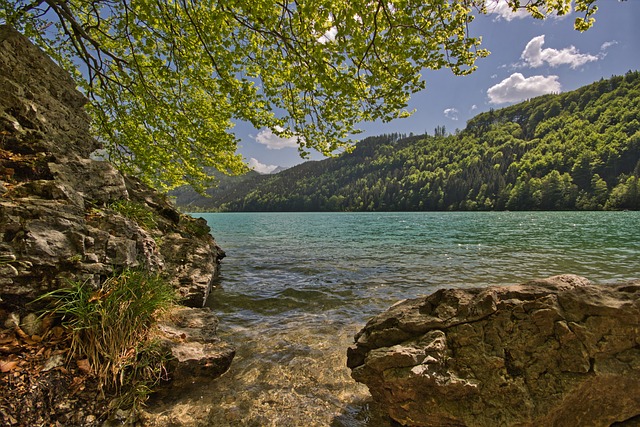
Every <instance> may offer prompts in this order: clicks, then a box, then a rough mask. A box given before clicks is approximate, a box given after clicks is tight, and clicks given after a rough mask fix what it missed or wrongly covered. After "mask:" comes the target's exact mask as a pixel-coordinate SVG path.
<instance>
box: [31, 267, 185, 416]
mask: <svg viewBox="0 0 640 427" xmlns="http://www.w3.org/2000/svg"><path fill="white" fill-rule="evenodd" d="M43 298H46V299H48V300H49V305H48V309H47V312H48V313H51V314H55V315H58V316H60V317H61V319H62V323H63V326H65V327H67V328H68V329H69V330H70V331H71V352H70V356H73V357H76V358H77V359H85V358H86V359H87V360H88V363H89V367H90V369H91V371H92V373H93V374H95V375H96V377H97V379H98V381H99V383H100V387H101V388H106V389H109V390H113V391H115V392H116V393H118V395H119V398H118V401H117V402H116V403H115V405H116V407H117V408H131V407H133V408H138V407H139V406H140V405H141V404H142V403H143V402H144V401H145V400H146V398H147V396H148V394H149V393H150V390H151V389H152V387H153V386H154V385H155V384H157V383H158V382H159V381H160V379H161V378H162V377H163V374H164V372H165V370H164V366H165V363H166V362H167V360H168V357H169V356H168V355H167V354H166V352H165V351H163V350H162V348H161V346H160V345H159V344H158V342H157V341H154V340H153V338H152V336H151V331H152V330H153V328H152V326H153V325H154V324H155V323H156V320H157V318H158V316H159V315H160V314H161V313H162V312H163V311H165V310H167V309H168V308H169V307H170V306H171V305H172V304H174V302H175V301H176V294H175V291H174V289H173V287H172V286H171V285H170V284H168V283H167V282H166V281H164V280H162V279H161V278H160V277H159V276H157V275H151V274H149V273H148V272H144V271H138V270H127V271H124V272H123V273H121V274H120V275H118V276H114V277H111V278H109V279H107V280H106V281H105V282H104V283H103V285H102V287H101V288H100V289H97V290H96V289H95V288H93V287H92V286H91V285H90V284H89V283H88V282H73V283H72V284H71V286H70V287H68V288H65V289H59V290H56V291H53V292H51V293H49V294H47V295H45V296H44V297H43Z"/></svg>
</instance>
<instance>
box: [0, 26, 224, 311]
mask: <svg viewBox="0 0 640 427" xmlns="http://www.w3.org/2000/svg"><path fill="white" fill-rule="evenodd" d="M0 69H1V70H3V72H2V73H0V134H1V135H2V138H0V188H1V192H2V197H0V285H2V288H0V299H1V300H3V301H7V302H11V303H13V304H16V305H18V306H20V305H22V304H24V303H25V302H27V301H29V300H32V299H34V298H36V297H37V296H39V295H42V294H43V293H46V292H50V291H52V290H55V289H57V288H60V287H63V286H67V284H68V282H69V281H75V280H81V281H89V282H90V283H92V284H93V285H94V286H95V287H98V286H99V284H100V283H101V281H103V280H104V279H105V278H106V277H108V276H111V275H113V274H114V273H117V272H119V271H122V270H124V269H126V268H139V267H144V268H146V269H148V270H150V271H152V272H159V273H161V274H162V275H163V276H164V277H165V278H166V279H167V280H169V281H171V282H172V283H173V284H174V285H175V287H176V289H177V290H178V292H179V293H180V295H181V297H182V298H184V304H187V305H190V306H194V307H202V306H203V305H204V302H205V301H206V299H207V297H208V295H209V291H210V289H211V285H212V281H213V280H214V278H215V276H216V274H217V271H218V264H219V261H220V259H221V258H222V257H223V256H224V252H223V251H222V250H221V249H220V248H219V247H218V246H217V244H216V242H215V240H214V239H213V238H212V237H211V235H210V234H209V231H210V230H209V227H208V226H207V225H206V223H204V224H203V223H202V220H199V219H194V218H191V217H187V216H185V215H182V214H180V213H179V212H178V211H177V210H176V209H175V208H174V207H173V206H172V205H170V204H169V203H168V201H167V199H166V197H165V196H164V195H161V194H159V193H157V192H155V191H154V190H152V189H151V188H149V187H147V186H146V185H144V184H143V183H142V182H140V181H139V180H137V179H136V178H134V177H129V176H124V175H122V174H121V173H120V172H118V171H117V170H116V169H115V168H114V167H113V166H112V165H111V164H110V163H108V162H105V161H99V160H95V159H94V158H92V156H91V154H92V153H93V152H95V151H96V150H99V149H101V148H102V147H101V144H100V143H99V142H98V141H96V140H95V139H94V138H92V137H91V136H90V128H89V125H90V122H89V117H88V116H87V114H86V113H85V111H84V110H83V108H82V107H83V105H84V104H85V103H86V99H85V98H84V96H83V95H82V94H81V93H80V92H78V91H77V90H76V88H75V84H74V82H73V80H72V79H71V78H70V77H69V75H68V74H67V73H66V72H65V71H64V70H62V69H61V68H59V67H58V66H57V65H56V64H55V63H54V62H53V61H52V60H51V59H49V58H48V57H47V56H46V55H45V54H44V53H42V52H41V51H40V50H39V49H38V48H36V47H35V46H33V45H32V44H31V43H29V42H28V40H27V39H26V38H24V37H23V36H22V35H20V34H19V33H18V32H17V31H15V30H14V29H12V28H11V27H9V26H6V25H5V26H0ZM123 205H125V206H127V207H129V208H130V209H129V211H132V210H135V211H137V212H142V213H143V214H144V215H143V216H144V218H147V219H148V220H149V221H142V220H141V218H139V217H136V216H135V215H132V214H131V213H130V212H128V211H127V210H126V209H119V208H118V206H123ZM5 260H6V261H5Z"/></svg>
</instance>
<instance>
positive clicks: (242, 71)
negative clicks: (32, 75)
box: [0, 0, 596, 188]
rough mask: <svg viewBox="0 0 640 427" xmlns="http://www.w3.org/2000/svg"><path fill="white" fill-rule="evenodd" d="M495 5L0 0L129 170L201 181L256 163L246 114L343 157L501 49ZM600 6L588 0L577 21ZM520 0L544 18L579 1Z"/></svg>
mask: <svg viewBox="0 0 640 427" xmlns="http://www.w3.org/2000/svg"><path fill="white" fill-rule="evenodd" d="M494 1H496V0H486V4H485V0H446V1H445V0H440V1H428V2H425V1H423V0H388V1H369V0H366V1H363V0H309V1H304V2H300V1H295V0H294V1H284V2H274V1H270V0H231V1H225V2H220V1H216V0H198V1H194V0H174V1H168V2H162V1H156V0H136V1H131V0H77V1H71V0H0V22H5V23H8V24H10V25H13V26H14V27H16V28H17V29H18V30H20V31H22V32H23V33H24V34H26V35H27V36H28V37H30V38H31V39H33V40H34V41H35V42H36V43H37V44H38V45H40V46H41V47H42V48H43V49H45V50H46V52H47V53H49V54H50V55H51V56H52V57H53V58H54V59H55V60H56V61H57V62H58V63H59V64H61V65H63V66H64V67H65V68H67V69H69V70H70V71H71V72H72V73H73V76H74V77H75V79H76V80H77V82H78V83H79V85H80V87H81V88H82V90H83V91H84V92H85V93H86V94H87V95H88V97H89V98H90V113H91V114H92V116H93V119H94V125H95V128H96V129H95V132H96V135H97V136H98V137H99V138H100V139H101V140H102V141H104V142H105V144H106V147H107V149H108V153H109V157H110V159H111V160H112V161H113V162H115V163H116V164H117V165H118V166H119V167H120V168H121V169H122V170H124V171H126V172H133V173H135V174H137V175H140V176H141V177H142V178H144V179H145V180H146V181H147V182H148V183H151V184H154V185H155V186H156V187H162V188H166V187H173V186H175V185H177V184H181V183H185V182H188V183H189V184H191V185H194V186H196V187H199V186H200V185H201V184H202V182H203V180H205V179H207V178H208V175H207V173H206V170H205V169H204V168H205V167H208V166H211V167H214V168H216V169H217V170H219V171H221V172H225V173H237V172H241V171H244V170H246V166H245V165H244V163H243V161H242V158H241V156H240V155H237V154H235V151H236V147H237V140H236V138H235V137H234V135H233V134H232V133H231V132H230V130H231V129H232V127H233V124H234V122H235V121H238V120H240V121H246V122H250V123H251V124H252V125H253V126H254V127H256V128H263V127H266V128H269V129H271V130H272V131H273V132H275V133H276V134H278V135H280V136H283V137H295V138H296V139H297V141H298V144H299V146H300V150H301V152H302V153H305V152H307V150H309V149H316V150H319V151H320V152H322V153H325V154H331V153H333V152H334V151H335V150H336V149H337V148H340V147H349V146H350V144H351V143H350V137H351V135H353V134H356V133H357V132H358V130H357V128H356V125H357V123H359V122H361V121H372V120H378V119H381V120H385V121H387V120H391V119H394V118H396V117H403V116H406V115H409V114H411V113H410V112H408V111H406V110H405V109H406V107H407V101H408V99H409V96H410V95H411V94H412V93H415V92H417V91H419V90H421V89H423V88H424V87H425V82H424V81H423V80H422V79H421V75H420V73H421V72H422V70H423V69H425V68H427V69H440V68H449V69H451V70H452V71H453V72H454V73H455V74H467V73H469V72H471V71H473V70H474V68H475V66H474V63H475V61H476V59H477V58H480V57H483V56H485V55H487V54H488V52H487V51H485V50H483V49H480V48H479V44H480V39H479V38H477V37H473V36H471V35H470V34H469V24H470V22H471V21H472V20H473V18H474V14H475V13H482V12H486V9H487V7H491V5H492V3H493V2H494ZM594 2H595V1H594V0H575V5H576V7H575V9H576V10H577V11H580V12H581V13H582V12H584V15H583V17H581V18H579V20H578V21H576V28H577V29H579V30H584V29H586V28H587V27H588V26H590V25H591V23H592V17H591V15H592V14H593V12H595V10H596V7H595V5H594V4H593V3H594ZM508 3H509V5H511V6H512V7H513V8H514V9H517V8H526V9H527V11H528V12H529V13H530V14H531V15H533V16H534V17H536V18H543V17H544V16H545V15H548V14H554V13H555V14H560V15H562V14H565V13H567V12H568V10H569V9H570V5H571V3H572V1H571V0H508Z"/></svg>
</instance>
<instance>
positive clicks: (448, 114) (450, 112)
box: [443, 108, 458, 120]
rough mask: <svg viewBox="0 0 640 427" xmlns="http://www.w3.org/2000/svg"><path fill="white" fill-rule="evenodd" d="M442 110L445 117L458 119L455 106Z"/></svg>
mask: <svg viewBox="0 0 640 427" xmlns="http://www.w3.org/2000/svg"><path fill="white" fill-rule="evenodd" d="M443 112H444V116H445V117H446V118H447V119H451V120H458V110H456V109H455V108H447V109H446V110H444V111H443Z"/></svg>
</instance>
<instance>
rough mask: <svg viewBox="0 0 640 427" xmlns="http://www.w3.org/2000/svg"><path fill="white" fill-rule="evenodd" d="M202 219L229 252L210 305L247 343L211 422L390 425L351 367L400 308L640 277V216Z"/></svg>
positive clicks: (230, 332)
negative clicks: (479, 293)
mask: <svg viewBox="0 0 640 427" xmlns="http://www.w3.org/2000/svg"><path fill="white" fill-rule="evenodd" d="M199 216H202V217H204V218H205V219H206V220H207V221H208V223H209V225H210V226H211V228H212V233H213V235H214V236H215V238H216V240H217V241H218V243H219V245H220V246H221V247H222V248H223V249H224V250H225V251H226V253H227V258H225V259H224V260H223V263H222V268H221V275H220V277H219V279H218V281H217V283H216V287H215V289H214V290H213V291H212V294H211V298H210V301H209V303H208V305H209V306H210V307H211V308H212V309H213V310H214V311H215V312H216V313H217V314H218V316H219V317H220V320H221V326H220V332H221V334H222V335H223V337H224V338H225V339H227V340H229V341H232V342H234V343H235V344H236V345H237V346H238V356H237V357H236V360H235V361H234V365H233V367H232V369H231V371H230V372H229V374H227V375H226V376H225V377H223V378H222V379H221V380H217V381H218V382H217V383H215V384H214V385H208V386H207V388H206V391H203V390H199V391H198V393H200V395H201V397H202V399H203V405H205V406H207V405H208V406H207V414H208V415H207V417H209V418H208V419H207V421H206V422H205V423H204V424H203V425H206V423H207V422H209V423H212V422H214V421H215V423H213V424H211V425H219V426H224V425H256V426H258V425H260V426H267V425H273V426H286V425H291V426H296V425H301V424H305V425H307V426H328V425H331V426H384V425H389V424H388V421H387V420H386V419H384V417H383V416H381V415H380V414H379V411H378V410H377V409H376V408H375V406H374V405H372V404H371V403H370V402H369V401H368V394H367V390H366V388H364V387H362V386H360V385H358V384H355V383H354V382H353V381H352V380H351V379H350V378H349V371H348V370H347V369H346V367H344V363H345V360H346V357H345V353H346V347H347V346H348V345H349V344H350V343H351V340H352V336H353V334H354V333H355V332H357V330H358V329H359V328H361V327H362V326H363V325H364V323H365V322H366V321H367V319H368V318H370V317H371V316H373V315H375V314H377V313H379V312H380V311H381V310H384V309H385V308H387V307H388V306H389V305H391V304H392V303H394V302H396V301H398V300H400V299H404V298H409V297H415V296H418V295H424V294H429V293H431V292H433V291H434V290H436V289H438V288H442V287H452V286H455V287H470V286H487V285H501V284H513V283H519V282H523V281H526V280H529V279H533V278H540V277H547V276H551V275H555V274H562V273H572V274H578V275H582V276H585V277H587V278H589V279H591V280H592V281H595V282H617V281H622V280H629V279H639V278H640V268H639V261H640V212H476V213H268V214H267V213H264V214H260V213H258V214H256V213H232V214H222V213H216V214H202V215H199ZM229 396H231V397H229ZM221 402H222V403H221Z"/></svg>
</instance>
